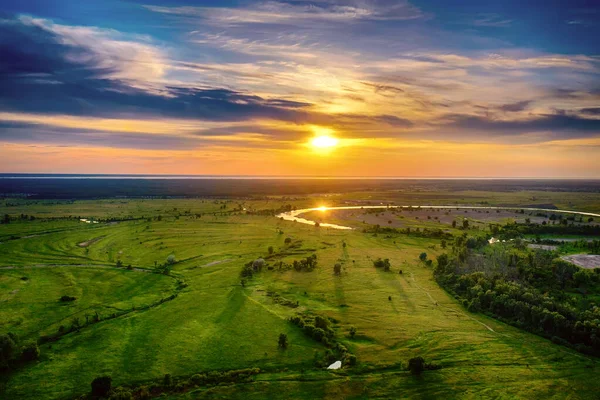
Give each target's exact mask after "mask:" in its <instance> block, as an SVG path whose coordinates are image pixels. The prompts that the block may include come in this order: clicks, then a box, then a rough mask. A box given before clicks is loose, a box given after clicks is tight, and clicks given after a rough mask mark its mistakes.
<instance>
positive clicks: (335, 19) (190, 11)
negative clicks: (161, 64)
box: [145, 0, 425, 26]
mask: <svg viewBox="0 0 600 400" xmlns="http://www.w3.org/2000/svg"><path fill="white" fill-rule="evenodd" d="M145 7H146V8H147V9H149V10H151V11H154V12H157V13H161V14H166V15H171V16H177V17H180V18H183V19H184V20H191V19H194V18H202V19H203V20H204V21H205V22H206V23H209V24H213V25H218V26H234V25H245V24H271V25H272V24H282V25H306V24H308V23H311V22H326V23H344V22H350V21H360V20H412V19H420V18H424V17H425V14H424V13H423V12H422V11H421V10H420V9H419V8H417V7H415V6H413V5H412V4H410V3H409V2H408V1H402V0H400V1H386V0H374V1H360V0H354V1H352V0H351V1H345V2H342V1H313V2H304V1H298V2H296V1H290V2H284V1H261V2H252V3H249V5H248V6H246V7H236V8H233V7H193V6H183V7H162V6H153V5H147V6H145Z"/></svg>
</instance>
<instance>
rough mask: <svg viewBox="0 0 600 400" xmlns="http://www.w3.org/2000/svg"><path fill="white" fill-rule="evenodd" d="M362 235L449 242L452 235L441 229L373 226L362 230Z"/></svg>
mask: <svg viewBox="0 0 600 400" xmlns="http://www.w3.org/2000/svg"><path fill="white" fill-rule="evenodd" d="M363 232H364V233H375V234H396V235H397V234H402V235H409V236H416V237H422V238H428V239H445V240H451V239H452V238H453V235H452V233H450V232H445V231H444V230H443V229H429V228H423V229H421V228H410V227H408V228H404V229H403V228H390V227H382V226H380V225H373V226H371V227H368V228H364V229H363Z"/></svg>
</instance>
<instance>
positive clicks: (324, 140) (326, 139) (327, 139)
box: [311, 135, 338, 149]
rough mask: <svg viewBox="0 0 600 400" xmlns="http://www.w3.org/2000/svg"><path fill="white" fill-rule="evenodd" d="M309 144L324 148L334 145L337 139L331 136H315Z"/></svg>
mask: <svg viewBox="0 0 600 400" xmlns="http://www.w3.org/2000/svg"><path fill="white" fill-rule="evenodd" d="M311 144H312V145H313V146H314V147H316V148H319V149H325V148H329V147H335V146H336V145H337V144H338V140H337V139H336V138H334V137H331V136H326V135H324V136H317V137H316V138H314V139H313V140H312V142H311Z"/></svg>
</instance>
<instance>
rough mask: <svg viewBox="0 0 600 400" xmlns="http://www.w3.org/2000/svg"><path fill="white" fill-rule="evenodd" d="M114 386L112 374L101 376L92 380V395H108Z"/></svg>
mask: <svg viewBox="0 0 600 400" xmlns="http://www.w3.org/2000/svg"><path fill="white" fill-rule="evenodd" d="M111 388H112V378H111V377H110V376H100V377H98V378H96V379H94V380H93V381H92V395H93V396H98V397H106V395H108V393H109V392H110V389H111Z"/></svg>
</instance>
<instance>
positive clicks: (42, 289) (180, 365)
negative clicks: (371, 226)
mask: <svg viewBox="0 0 600 400" xmlns="http://www.w3.org/2000/svg"><path fill="white" fill-rule="evenodd" d="M437 195H438V196H441V195H440V194H437ZM461 195H462V196H463V197H461V198H460V199H462V200H458V199H459V198H458V197H455V196H461ZM361 196H363V197H364V198H365V199H367V197H369V198H370V199H377V200H379V199H381V200H383V201H396V202H398V204H402V202H405V201H406V203H407V204H417V203H423V204H454V202H455V201H456V202H460V203H463V202H464V203H470V204H475V203H479V202H483V201H485V202H488V204H490V205H494V204H522V205H524V204H529V205H531V204H534V203H535V202H540V204H543V203H556V204H557V205H559V203H558V202H557V201H556V199H557V198H558V197H560V198H561V199H562V200H561V201H562V202H561V203H560V207H565V208H569V206H571V208H575V209H578V210H589V211H592V212H593V211H597V210H598V209H599V208H598V206H597V205H598V204H600V201H599V198H598V196H596V195H592V194H589V193H587V194H586V196H588V197H589V196H591V197H593V198H591V197H590V198H587V197H586V198H585V199H582V198H581V196H579V195H576V194H573V195H571V194H568V195H567V196H563V194H552V193H550V194H548V193H537V194H532V193H526V194H521V193H517V194H512V197H510V196H508V195H507V194H505V193H502V194H498V193H479V192H477V193H475V192H474V193H461V194H458V195H457V194H451V195H448V197H447V198H445V199H444V198H443V197H439V198H436V199H435V200H434V201H427V200H426V199H424V198H423V196H422V195H418V194H417V195H415V196H414V197H413V198H411V196H410V194H406V193H400V194H399V193H388V192H385V193H379V194H374V193H369V194H368V196H367V195H365V194H363V193H353V194H349V195H336V196H329V197H326V198H310V199H309V198H299V199H294V200H289V199H277V198H273V199H263V200H244V201H215V200H202V199H180V200H177V199H168V200H165V199H155V200H150V199H144V200H127V199H120V200H85V201H26V200H19V199H16V200H10V201H8V200H7V201H6V204H5V205H4V206H2V207H0V213H1V214H2V215H4V214H10V215H11V216H15V217H17V216H19V215H21V214H27V215H28V216H32V215H33V216H34V219H30V218H22V219H16V220H14V221H12V222H11V223H8V224H3V225H0V242H2V243H0V254H1V255H2V257H1V259H0V321H1V324H0V334H4V333H7V332H13V333H15V334H17V335H18V336H19V337H20V338H22V339H23V340H37V339H38V338H39V337H40V336H42V335H50V334H52V333H54V332H56V331H57V330H58V329H60V326H61V325H63V326H67V325H70V324H72V321H73V319H74V318H79V320H80V321H85V319H86V317H87V318H92V316H93V315H96V313H97V314H98V315H99V319H100V320H99V322H97V323H93V324H89V325H84V326H82V327H81V329H77V330H75V331H73V332H70V333H67V334H64V335H62V336H61V337H60V339H59V340H57V341H51V342H48V343H44V344H42V345H41V346H40V349H41V357H40V359H39V360H38V361H34V362H31V363H28V364H24V365H21V366H19V367H18V368H16V369H15V370H14V371H11V372H10V373H9V374H6V375H4V376H3V377H2V378H1V381H0V382H1V383H0V385H1V386H0V398H6V399H67V398H74V397H77V396H80V395H84V394H86V393H88V392H89V391H90V382H91V381H92V380H93V379H94V378H95V377H98V376H101V375H110V376H111V377H112V379H113V386H119V385H123V386H132V385H138V384H143V383H147V382H152V381H157V380H161V379H162V377H163V376H164V375H165V374H171V375H172V376H173V377H175V379H177V378H179V377H189V376H191V375H193V374H195V373H201V372H206V371H215V370H218V371H225V370H233V369H244V368H260V369H261V373H260V374H258V375H257V376H256V377H255V378H254V379H253V381H252V382H248V383H237V384H227V385H217V386H209V387H198V388H196V389H192V390H186V391H184V392H182V393H173V392H172V393H168V394H164V395H163V396H165V397H166V398H190V399H192V398H239V399H254V398H256V399H258V398H307V399H313V398H321V397H327V398H424V399H425V398H445V399H449V398H502V399H509V398H510V399H513V398H522V399H548V398H557V399H558V398H561V399H562V398H570V399H593V398H597V395H598V393H599V392H600V383H598V380H597V378H596V377H597V375H598V374H599V373H600V365H599V364H598V360H597V359H596V358H594V357H591V356H586V355H583V354H580V353H577V352H575V351H573V350H570V349H568V348H566V347H562V346H559V345H557V344H554V343H552V342H551V341H549V340H546V339H543V338H541V337H538V336H535V335H533V334H530V333H527V332H524V331H521V330H519V329H517V328H514V327H511V326H508V325H506V324H503V323H501V322H499V321H497V320H495V319H492V318H489V317H487V316H485V315H483V314H477V313H470V312H468V311H467V310H466V309H465V308H464V307H463V306H462V305H461V304H460V303H459V302H458V301H456V300H455V299H454V298H453V297H451V296H450V295H448V294H447V293H446V292H445V291H444V290H443V289H441V288H440V287H439V286H438V284H437V283H436V282H435V281H434V280H433V274H432V269H431V267H428V266H427V265H426V264H425V263H424V262H422V261H420V260H419V255H420V254H421V253H422V252H426V253H427V256H428V258H429V259H435V256H436V255H438V254H440V253H441V252H442V249H441V248H440V240H437V239H427V238H419V237H415V236H407V235H400V236H394V237H391V236H390V237H388V236H386V235H381V234H380V235H373V234H367V233H362V232H361V230H360V229H356V230H352V231H343V230H333V229H325V228H315V227H312V226H308V225H302V224H299V223H294V222H287V221H282V220H279V219H277V218H275V217H273V216H270V215H253V214H248V213H246V211H244V209H246V210H249V211H258V210H266V209H278V208H279V207H281V206H282V205H284V204H287V203H291V204H294V205H295V206H297V207H298V208H301V207H305V206H317V205H320V204H327V205H342V204H344V202H346V201H355V200H356V199H359V198H361ZM532 198H534V199H535V200H532ZM430 200H431V199H430ZM69 216H70V217H71V219H68V218H67V217H69ZM75 217H77V218H75ZM458 217H462V216H461V214H460V213H459V214H457V218H458ZM78 218H91V219H95V220H98V221H100V222H99V223H98V224H87V223H84V222H80V221H79V220H78ZM323 219H324V220H327V217H323ZM418 221H421V220H411V224H418V223H419V222H418ZM327 222H335V223H342V222H343V220H341V219H335V220H334V221H330V220H327ZM427 224H430V225H434V223H433V222H432V221H423V226H427ZM435 225H436V226H437V223H436V224H435ZM482 225H484V224H482ZM411 226H412V225H411ZM444 228H445V229H448V230H450V231H452V228H451V227H449V226H448V225H447V224H444ZM286 238H290V239H291V240H292V243H291V244H290V243H286ZM344 244H345V245H344ZM270 246H272V247H273V249H272V250H273V251H272V254H269V250H268V248H269V247H270ZM311 254H316V255H317V260H318V266H317V268H316V269H315V270H314V271H312V272H304V271H296V270H294V269H282V270H280V269H278V268H277V264H278V263H279V262H282V263H292V262H293V261H294V260H299V259H301V258H304V257H307V256H310V255H311ZM169 256H173V257H174V258H175V260H176V262H175V263H174V264H173V266H172V270H171V272H170V274H169V275H164V274H157V273H152V271H153V269H154V268H155V267H156V266H160V265H162V264H164V263H165V262H166V260H167V258H168V257H169ZM260 257H263V258H265V259H266V260H267V266H270V267H273V268H272V269H270V268H264V269H263V270H262V271H261V272H259V273H256V274H254V276H253V277H252V278H248V279H245V282H244V283H243V284H242V282H241V277H240V272H241V270H242V267H243V266H244V264H246V263H248V262H249V261H253V260H255V259H257V258H260ZM377 258H388V259H389V260H390V262H391V271H390V272H384V271H382V270H380V269H376V268H374V267H373V260H375V259H377ZM337 263H339V264H341V266H342V272H341V275H340V276H336V275H335V274H334V273H333V266H334V265H335V264H337ZM117 264H118V265H119V267H117ZM128 266H131V267H130V268H129V269H128V268H127V267H128ZM400 270H401V271H402V273H400ZM23 278H26V279H23ZM274 294H276V295H277V296H274ZM63 295H68V296H73V297H75V298H76V300H75V301H72V302H67V303H65V302H61V301H59V298H60V297H61V296H63ZM170 297H172V298H170ZM167 298H168V301H164V302H163V300H164V299H167ZM276 299H278V300H276ZM281 299H284V300H285V301H281ZM291 305H292V306H291ZM297 313H306V314H312V315H321V316H326V317H329V318H330V319H331V320H332V321H334V325H333V326H334V330H335V332H336V338H337V341H338V342H340V343H342V344H343V345H344V346H346V347H347V348H348V349H349V350H350V351H351V352H352V353H354V354H355V355H356V357H357V364H356V365H355V366H353V367H351V368H343V369H341V370H339V371H326V370H324V369H323V368H316V367H315V363H314V360H315V358H316V357H319V355H321V354H324V353H325V351H326V348H325V346H324V345H323V344H322V343H320V342H317V341H315V340H313V339H312V338H310V337H308V336H306V335H304V333H303V331H302V330H301V329H300V328H298V327H297V326H295V325H293V324H291V323H290V322H289V318H290V317H291V316H294V315H296V314H297ZM113 314H115V315H114V316H113ZM351 327H354V328H356V335H354V336H353V337H352V336H351V335H350V333H349V332H350V328H351ZM280 333H285V334H287V337H288V341H289V345H288V347H287V348H286V349H280V348H278V345H277V340H278V336H279V335H280ZM415 356H422V357H424V358H425V359H426V360H427V361H431V362H435V363H436V364H439V365H441V366H442V367H443V368H442V369H439V370H433V371H427V372H425V373H424V374H423V375H421V376H419V377H415V376H413V375H411V374H410V373H409V372H408V371H407V369H406V363H407V361H408V359H409V358H411V357H415Z"/></svg>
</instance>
